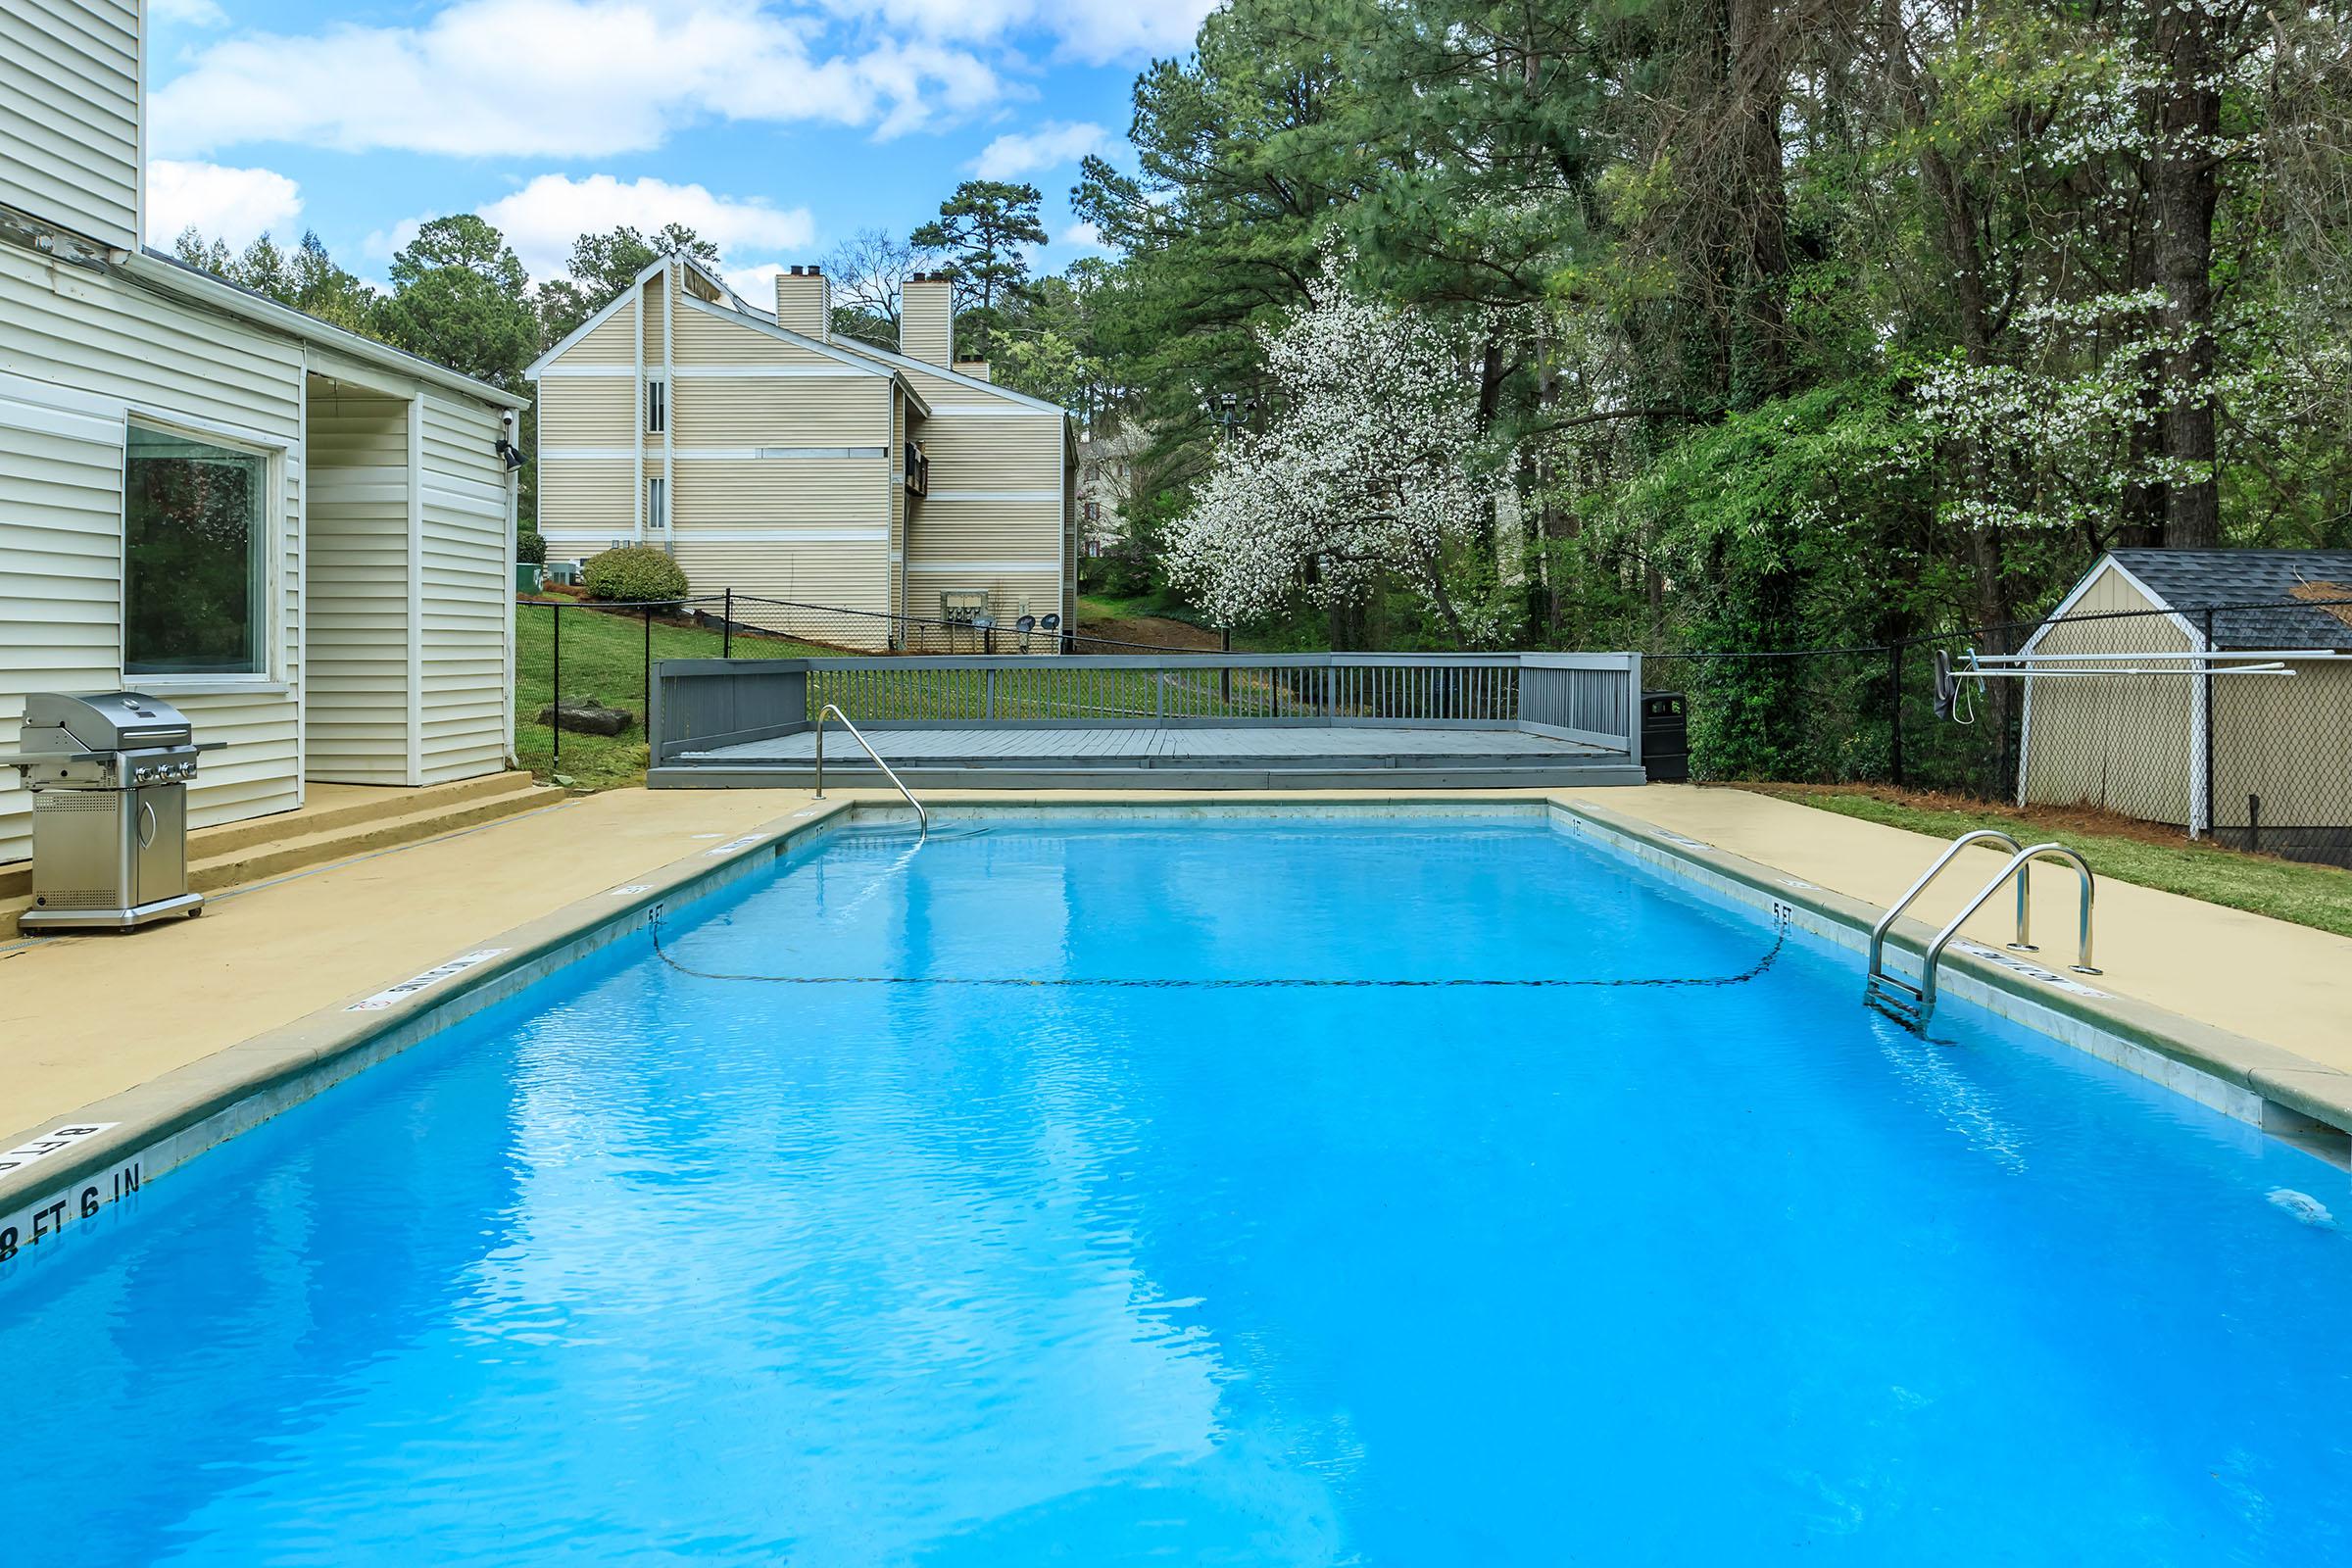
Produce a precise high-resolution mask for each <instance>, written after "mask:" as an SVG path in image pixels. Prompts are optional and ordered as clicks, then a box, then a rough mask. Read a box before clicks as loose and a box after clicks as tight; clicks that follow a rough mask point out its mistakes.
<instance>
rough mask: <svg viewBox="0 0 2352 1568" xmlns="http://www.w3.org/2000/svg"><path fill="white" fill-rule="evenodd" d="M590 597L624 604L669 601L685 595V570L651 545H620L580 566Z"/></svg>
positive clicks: (662, 602) (665, 602) (582, 578)
mask: <svg viewBox="0 0 2352 1568" xmlns="http://www.w3.org/2000/svg"><path fill="white" fill-rule="evenodd" d="M580 577H581V580H582V581H583V582H585V583H586V584H587V585H588V597H589V598H591V599H607V600H614V601H618V602H620V603H623V604H633V603H639V602H646V603H652V604H662V605H666V604H671V603H674V602H676V601H677V600H680V599H683V598H685V597H686V573H684V572H683V571H680V570H679V569H678V564H677V563H676V562H674V561H672V560H670V559H669V557H668V556H667V555H665V554H663V553H662V551H660V550H657V549H655V548H654V547H653V546H652V545H623V546H621V547H620V548H619V549H618V550H608V551H606V552H605V553H604V554H603V555H601V556H596V557H593V558H591V559H590V561H589V562H588V564H586V565H585V566H582V567H581V568H580Z"/></svg>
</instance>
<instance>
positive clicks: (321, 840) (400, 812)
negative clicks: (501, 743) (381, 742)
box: [0, 772, 565, 931]
mask: <svg viewBox="0 0 2352 1568" xmlns="http://www.w3.org/2000/svg"><path fill="white" fill-rule="evenodd" d="M375 793H376V792H374V791H370V792H369V794H370V795H371V796H372V795H374V794H375ZM381 794H382V798H381V799H369V800H365V801H353V802H348V803H338V804H337V805H336V806H335V807H333V808H331V809H327V810H323V811H311V812H295V811H281V812H278V813H276V814H274V815H270V816H263V817H255V818H252V819H249V820H247V821H243V822H231V823H224V824H222V825H221V826H219V827H209V828H198V829H196V830H195V831H193V832H191V833H190V834H189V835H188V887H189V889H190V891H192V892H197V893H214V892H218V891H220V890H221V889H222V888H227V887H234V886H236V885H238V884H240V883H245V882H258V881H262V880H264V879H266V878H269V877H273V876H284V875H286V874H287V873H289V872H293V871H302V870H308V869H310V868H311V867H313V866H318V865H324V864H326V863H328V862H329V861H333V860H341V859H348V858H351V857H353V856H358V855H366V854H369V853H371V852H373V851H376V850H383V849H390V848H393V847H394V846H397V845H402V844H414V843H417V842H419V841H421V840H424V839H429V838H436V837H439V836H440V835H442V834H444V833H454V832H457V831H459V830H461V829H464V828H469V827H478V826H480V825H482V824H483V823H486V822H495V821H497V820H499V819H500V818H502V817H508V816H513V815H515V814H516V813H518V812H522V811H528V810H532V809H537V808H539V807H542V806H550V805H553V804H555V803H556V802H558V801H561V800H564V798H565V792H564V791H563V790H559V789H551V788H549V787H547V786H545V785H542V784H539V783H536V782H535V781H534V780H533V779H532V778H531V776H530V774H528V773H524V772H507V773H493V774H490V775H488V776H487V777H485V778H480V779H466V780H465V781H463V783H462V784H457V785H434V786H427V787H425V788H423V789H386V790H384V791H382V792H381ZM403 808H406V809H403ZM31 902H32V867H31V863H30V862H29V861H27V862H24V863H22V864H19V865H12V866H9V867H7V868H5V870H4V871H0V931H5V930H8V929H10V928H12V927H13V926H14V924H15V919H16V916H17V915H18V914H19V913H21V912H23V911H24V910H25V908H26V907H29V906H30V904H31Z"/></svg>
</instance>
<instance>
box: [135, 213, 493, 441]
mask: <svg viewBox="0 0 2352 1568" xmlns="http://www.w3.org/2000/svg"><path fill="white" fill-rule="evenodd" d="M119 270H121V271H122V273H123V276H125V277H127V278H128V279H130V280H131V281H132V282H133V283H136V284H138V285H140V286H141V287H144V288H151V289H154V290H156V291H158V292H160V293H166V294H175V295H178V296H179V297H180V298H182V299H189V300H194V301H197V302H198V303H200V304H204V305H209V306H211V307H213V308H214V309H216V310H220V311H223V312H225V313H227V314H228V315H231V316H237V317H242V318H244V319H247V320H249V321H254V322H257V323H259V324H260V325H263V326H267V327H270V328H272V329H273V330H276V331H280V332H284V333H286V334H287V335H288V336H290V337H293V338H296V339H298V340H299V341H301V342H304V343H315V344H318V345H319V346H320V347H322V348H331V349H333V350H335V351H336V352H337V353H340V354H346V355H349V356H350V357H351V358H353V359H355V360H360V361H362V362H364V363H367V364H369V365H373V366H375V367H377V368H382V369H388V370H393V371H397V372H398V373H400V374H402V375H408V376H413V377H415V378H416V379H417V380H419V381H429V382H431V383H432V384H434V385H435V386H439V387H443V388H445V389H447V390H449V391H453V392H458V393H461V394H463V395H464V396H466V397H469V398H472V399H473V400H474V401H476V402H479V403H488V404H493V405H495V406H497V407H500V408H508V409H526V408H529V407H530V403H531V400H530V399H529V398H527V397H524V396H521V395H519V394H517V393H514V392H509V391H507V390H505V389H504V388H502V387H496V386H492V385H491V384H490V383H489V382H487V381H477V380H475V379H474V378H473V377H472V376H469V375H465V374H461V373H460V372H458V371H456V370H453V369H451V368H449V367H448V366H446V365H440V364H436V363H435V362H433V361H431V360H428V359H425V358H424V357H423V356H422V355H417V354H411V353H410V352H409V351H408V350H406V349H396V348H394V347H393V346H392V345H391V344H389V343H379V342H377V341H376V340H375V339H373V338H371V337H362V336H361V335H360V334H359V333H357V332H354V331H351V330H350V329H348V328H346V327H340V326H337V325H335V324H334V323H333V322H331V321H322V320H320V319H319V318H318V317H316V316H312V315H309V314H308V313H306V312H303V311H298V310H296V309H294V308H293V307H292V306H290V305H280V304H279V303H278V302H277V301H275V300H272V299H268V298H265V297H264V296H262V295H259V294H255V293H253V292H251V291H250V290H247V289H241V288H239V287H237V286H236V285H235V284H234V283H231V282H228V281H226V280H225V279H223V278H218V277H215V276H213V274H212V273H210V272H205V271H199V270H197V269H195V268H193V267H189V266H187V265H186V264H184V263H181V262H175V261H173V260H172V259H171V258H170V257H168V256H165V255H163V254H161V253H160V252H157V251H152V250H144V251H132V252H131V253H129V255H128V256H126V257H125V258H124V259H123V262H122V263H121V264H120V267H119Z"/></svg>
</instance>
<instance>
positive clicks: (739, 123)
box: [147, 0, 1208, 298]
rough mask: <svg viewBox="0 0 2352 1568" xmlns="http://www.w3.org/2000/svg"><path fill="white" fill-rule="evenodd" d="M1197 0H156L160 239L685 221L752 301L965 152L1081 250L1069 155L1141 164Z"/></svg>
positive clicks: (531, 262) (535, 262) (544, 268)
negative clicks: (767, 277) (1149, 83)
mask: <svg viewBox="0 0 2352 1568" xmlns="http://www.w3.org/2000/svg"><path fill="white" fill-rule="evenodd" d="M1207 9H1208V3H1207V0H1166V3H1158V0H410V3H405V4H404V3H398V0H387V3H381V4H341V5H338V4H306V3H301V0H149V15H150V24H149V26H150V34H149V41H148V83H147V86H148V114H149V136H148V140H149V146H148V156H149V164H148V192H149V195H148V206H149V222H148V227H149V233H148V241H149V243H151V244H159V245H168V244H169V243H170V242H171V240H172V238H173V236H175V235H176V234H177V233H178V232H179V230H180V229H181V228H182V227H183V226H185V225H187V224H190V223H193V224H195V225H196V226H197V227H198V228H200V229H202V230H203V231H205V232H206V233H207V234H208V235H216V236H219V237H221V238H225V239H227V240H228V241H229V242H230V243H231V244H234V245H242V244H243V243H244V242H246V241H248V240H250V239H251V238H252V237H253V236H254V235H255V234H256V233H259V232H260V231H262V230H263V229H265V228H267V229H269V230H270V231H271V232H273V233H275V234H276V235H277V236H279V237H280V238H281V239H293V238H297V237H299V236H300V234H301V232H302V231H303V230H304V229H305V228H315V229H317V230H318V232H319V237H320V238H322V239H323V240H325V242H326V244H327V248H328V249H329V250H330V251H332V252H333V253H334V255H335V256H336V258H337V259H338V260H340V261H342V262H343V264H344V265H345V266H347V267H349V268H350V269H351V270H354V271H356V272H358V273H360V274H361V275H362V276H364V277H368V278H373V279H381V278H382V276H383V275H384V270H385V266H386V264H387V263H388V261H389V260H390V257H391V253H392V251H393V250H394V249H395V248H396V247H397V245H398V244H399V243H400V242H401V241H402V240H403V239H405V238H406V237H407V234H408V233H409V232H410V230H411V228H412V227H413V225H414V224H415V223H416V222H417V221H420V220H422V219H425V218H431V217H435V216H438V215H440V214H444V213H451V212H480V213H482V214H484V215H485V216H486V217H488V218H490V219H491V220H492V221H494V222H497V223H498V224H499V226H500V227H501V228H503V229H505V230H506V231H507V233H508V235H509V238H510V239H511V240H512V241H513V242H514V244H515V248H516V250H517V251H518V252H519V253H520V254H521V256H522V258H523V261H524V263H525V264H526V265H527V266H528V267H529V268H530V269H531V271H532V274H533V275H534V276H535V277H536V276H546V275H550V274H552V273H555V272H558V271H560V270H562V258H563V256H564V252H565V251H566V250H567V249H568V247H569V242H570V239H571V236H572V235H574V234H576V233H579V232H581V231H582V230H586V229H604V228H610V227H612V226H613V224H615V223H622V222H627V223H634V224H636V225H638V226H640V227H654V226H658V225H660V224H661V223H662V222H664V221H670V220H672V219H675V220H676V221H682V222H686V223H690V224H692V225H693V226H694V227H695V228H697V229H698V230H700V231H701V232H702V233H704V234H705V235H707V236H709V237H711V238H712V239H714V240H716V241H717V242H718V244H719V246H720V249H721V251H722V253H723V255H724V265H725V268H726V269H727V270H728V271H729V272H730V273H731V274H733V275H735V276H737V277H738V278H739V279H740V280H741V286H742V287H743V288H744V291H745V292H746V293H747V294H749V295H751V297H753V298H759V297H760V294H762V293H764V291H765V287H766V285H765V283H764V281H763V274H764V273H766V272H768V271H771V270H773V269H774V268H775V267H777V266H779V265H784V264H789V263H794V262H807V261H816V260H820V259H821V258H822V257H823V255H824V253H825V252H826V251H828V250H830V249H831V248H832V247H833V246H834V245H835V244H837V243H839V242H840V241H841V240H843V239H846V238H847V237H849V236H850V235H851V234H852V233H854V232H855V231H857V230H858V229H860V228H871V227H880V228H887V229H889V230H890V231H891V232H892V233H894V234H896V235H900V236H902V237H903V236H904V235H905V234H906V233H907V230H908V229H910V228H912V227H913V226H914V225H915V224H916V223H919V222H921V221H924V220H926V219H928V218H930V217H932V216H933V215H934V214H935V213H936V212H937V210H938V206H939V203H940V200H941V198H943V197H944V196H946V195H947V194H948V193H949V192H950V191H951V190H953V189H954V188H955V185H956V182H957V181H958V180H961V179H965V178H969V177H971V176H972V175H974V174H975V173H981V174H988V175H991V176H993V177H998V178H1008V179H1025V180H1028V181H1030V182H1031V183H1033V184H1035V185H1037V186H1038V187H1039V188H1040V189H1041V190H1042V191H1044V192H1045V196H1046V202H1045V220H1046V226H1047V229H1048V231H1049V232H1050V233H1052V234H1053V235H1054V244H1052V245H1050V246H1049V247H1047V249H1046V250H1045V252H1044V253H1043V254H1042V255H1041V256H1039V257H1038V258H1037V261H1038V263H1039V264H1040V265H1041V266H1043V267H1044V268H1046V269H1048V270H1058V269H1059V268H1061V267H1063V266H1066V265H1067V264H1068V263H1069V262H1071V261H1073V260H1075V259H1076V258H1077V257H1079V256H1082V255H1085V254H1089V250H1088V244H1087V236H1086V235H1085V233H1084V232H1083V230H1082V229H1080V228H1079V227H1078V225H1077V224H1076V223H1075V221H1074V220H1073V218H1072V215H1071V213H1070V211H1069V203H1068V192H1069V187H1070V185H1071V184H1072V183H1073V182H1074V180H1075V178H1076V175H1077V165H1078V158H1079V156H1080V155H1081V154H1082V153H1083V152H1085V151H1088V150H1101V151H1103V152H1105V153H1107V154H1108V155H1110V156H1111V157H1112V158H1113V159H1114V161H1117V162H1120V163H1126V162H1128V161H1129V160H1128V157H1127V154H1126V151H1125V140H1124V132H1125V129H1126V125H1127V117H1128V107H1129V90H1130V88H1131V86H1132V85H1133V82H1134V79H1135V73H1136V72H1137V71H1138V70H1139V69H1140V68H1141V67H1142V66H1143V65H1144V64H1145V62H1146V61H1148V60H1149V59H1150V58H1152V56H1153V55H1154V54H1160V55H1167V54H1175V53H1179V52H1181V51H1182V50H1183V49H1184V48H1186V47H1187V46H1188V45H1189V43H1190V40H1191V38H1192V35H1193V31H1194V28H1195V27H1196V26H1197V25H1198V23H1199V20H1200V17H1201V14H1202V13H1203V12H1205V11H1206V10H1207Z"/></svg>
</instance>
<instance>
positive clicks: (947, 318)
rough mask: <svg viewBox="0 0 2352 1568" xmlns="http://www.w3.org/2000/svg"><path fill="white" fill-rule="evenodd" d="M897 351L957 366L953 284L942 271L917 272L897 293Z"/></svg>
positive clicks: (947, 366) (929, 362) (940, 364)
mask: <svg viewBox="0 0 2352 1568" xmlns="http://www.w3.org/2000/svg"><path fill="white" fill-rule="evenodd" d="M899 352H900V353H901V354H904V355H906V356H907V358H908V359H910V360H921V361H922V362H923V363H924V364H925V365H936V366H938V367H939V368H941V369H943V370H945V369H951V368H954V367H955V364H956V285H955V284H954V283H952V282H950V281H949V279H948V274H947V273H945V272H917V273H915V274H914V275H913V276H912V277H910V278H908V279H907V282H906V284H905V286H904V287H902V288H901V289H900V290H899Z"/></svg>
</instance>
